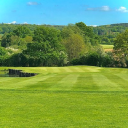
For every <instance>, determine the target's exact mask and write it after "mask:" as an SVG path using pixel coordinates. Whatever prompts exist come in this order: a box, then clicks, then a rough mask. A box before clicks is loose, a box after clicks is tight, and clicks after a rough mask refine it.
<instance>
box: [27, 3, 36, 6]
mask: <svg viewBox="0 0 128 128" xmlns="http://www.w3.org/2000/svg"><path fill="white" fill-rule="evenodd" d="M27 5H29V6H32V5H38V3H37V2H28V3H27Z"/></svg>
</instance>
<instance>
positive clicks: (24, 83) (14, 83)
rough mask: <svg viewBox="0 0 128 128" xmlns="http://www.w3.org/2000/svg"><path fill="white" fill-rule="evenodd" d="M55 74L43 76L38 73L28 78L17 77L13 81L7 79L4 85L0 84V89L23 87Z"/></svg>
mask: <svg viewBox="0 0 128 128" xmlns="http://www.w3.org/2000/svg"><path fill="white" fill-rule="evenodd" d="M55 75H56V74H50V75H45V76H43V77H42V76H41V75H38V76H35V77H29V78H28V77H26V78H23V77H19V78H17V79H16V80H17V81H14V80H13V79H12V81H9V84H7V83H6V84H5V85H4V86H1V87H0V89H20V88H24V87H26V86H31V85H33V84H36V83H38V82H39V81H41V80H46V79H47V78H49V77H53V76H55Z"/></svg>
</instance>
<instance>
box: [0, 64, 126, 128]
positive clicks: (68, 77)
mask: <svg viewBox="0 0 128 128" xmlns="http://www.w3.org/2000/svg"><path fill="white" fill-rule="evenodd" d="M9 68H11V69H20V70H23V71H24V72H29V73H38V75H36V76H34V77H0V128H127V127H128V69H126V68H102V67H93V66H68V67H9ZM5 69H8V68H7V67H0V70H5Z"/></svg>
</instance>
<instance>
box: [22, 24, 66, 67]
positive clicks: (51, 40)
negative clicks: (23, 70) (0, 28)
mask: <svg viewBox="0 0 128 128" xmlns="http://www.w3.org/2000/svg"><path fill="white" fill-rule="evenodd" d="M60 41H61V35H60V31H59V30H57V29H55V28H50V27H45V26H41V27H38V28H37V29H36V30H35V31H34V36H33V43H28V44H27V49H26V50H24V51H23V54H25V55H26V56H27V57H28V60H29V66H52V65H58V66H62V65H64V63H65V59H66V58H67V55H66V53H65V52H64V48H63V46H62V44H61V43H60Z"/></svg>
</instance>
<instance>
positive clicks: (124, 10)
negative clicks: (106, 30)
mask: <svg viewBox="0 0 128 128" xmlns="http://www.w3.org/2000/svg"><path fill="white" fill-rule="evenodd" d="M117 11H119V12H128V10H127V8H126V7H123V6H121V7H120V8H119V9H117Z"/></svg>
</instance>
